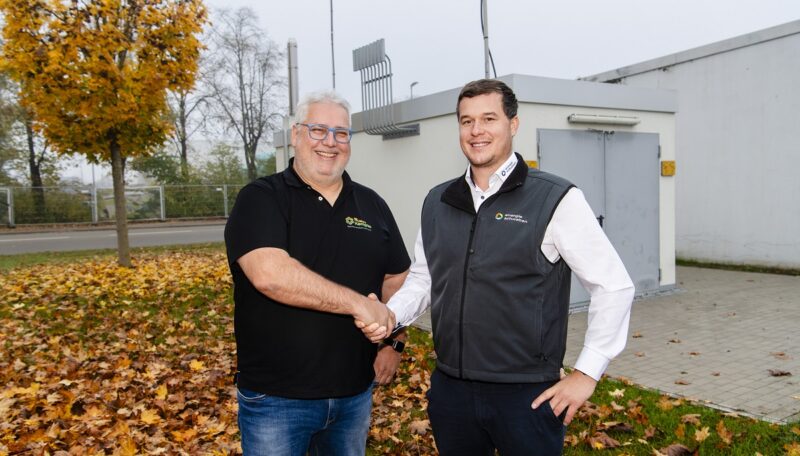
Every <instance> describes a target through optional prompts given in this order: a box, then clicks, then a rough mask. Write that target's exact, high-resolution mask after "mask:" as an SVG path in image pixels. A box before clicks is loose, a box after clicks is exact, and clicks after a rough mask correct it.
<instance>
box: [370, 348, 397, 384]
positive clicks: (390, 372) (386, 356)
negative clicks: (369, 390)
mask: <svg viewBox="0 0 800 456" xmlns="http://www.w3.org/2000/svg"><path fill="white" fill-rule="evenodd" d="M399 365H400V353H397V352H396V351H395V350H394V349H393V348H392V347H389V346H386V345H382V346H381V347H380V349H379V350H378V356H376V357H375V364H374V365H373V366H374V368H375V381H376V382H378V384H380V385H388V384H389V383H390V382H391V381H392V377H394V374H395V372H397V367H398V366H399Z"/></svg>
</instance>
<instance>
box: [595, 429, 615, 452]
mask: <svg viewBox="0 0 800 456" xmlns="http://www.w3.org/2000/svg"><path fill="white" fill-rule="evenodd" d="M588 442H589V446H591V448H592V449H593V450H603V449H606V448H617V447H619V442H618V441H616V440H614V439H612V438H611V437H609V436H608V434H606V433H605V432H595V434H594V435H593V436H591V437H589V440H588Z"/></svg>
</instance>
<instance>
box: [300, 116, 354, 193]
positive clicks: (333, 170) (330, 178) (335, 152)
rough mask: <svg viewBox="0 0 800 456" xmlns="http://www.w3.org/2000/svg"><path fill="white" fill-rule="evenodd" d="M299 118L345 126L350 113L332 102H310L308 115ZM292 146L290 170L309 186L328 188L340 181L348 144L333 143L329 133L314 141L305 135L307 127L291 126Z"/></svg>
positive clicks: (348, 151) (306, 122) (309, 122)
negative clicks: (292, 161) (292, 169)
mask: <svg viewBox="0 0 800 456" xmlns="http://www.w3.org/2000/svg"><path fill="white" fill-rule="evenodd" d="M305 117H306V118H305V119H301V122H302V123H305V124H323V125H327V126H328V127H331V128H349V127H350V116H349V115H348V114H347V111H346V110H345V109H344V108H343V107H341V106H339V105H338V104H335V103H313V104H311V105H309V106H308V114H307V115H306V116H305ZM292 145H293V146H294V148H295V154H294V170H295V172H297V174H298V175H299V176H300V178H301V179H303V181H305V182H306V183H308V184H310V185H311V186H313V187H321V188H325V187H331V186H334V185H338V184H339V183H340V182H341V179H342V174H343V173H344V169H345V166H347V162H348V161H349V160H350V144H341V143H338V142H336V140H335V139H334V137H333V134H331V133H329V134H328V135H327V136H326V137H325V139H322V140H315V139H311V137H310V136H309V135H308V127H305V126H303V125H295V126H294V127H292Z"/></svg>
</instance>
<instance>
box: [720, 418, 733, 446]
mask: <svg viewBox="0 0 800 456" xmlns="http://www.w3.org/2000/svg"><path fill="white" fill-rule="evenodd" d="M716 429H717V435H718V436H719V439H720V440H722V443H724V444H725V445H730V444H731V443H733V433H732V432H731V431H729V430H728V428H727V427H726V426H725V422H724V421H722V420H719V422H718V423H717V428H716Z"/></svg>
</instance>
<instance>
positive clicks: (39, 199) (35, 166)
mask: <svg viewBox="0 0 800 456" xmlns="http://www.w3.org/2000/svg"><path fill="white" fill-rule="evenodd" d="M25 134H26V135H27V137H28V138H27V139H28V168H29V170H30V174H31V191H32V192H33V207H34V210H35V211H36V218H37V221H39V222H44V221H45V220H44V215H45V207H44V188H42V170H41V167H40V166H39V165H40V162H39V161H38V160H36V145H35V144H34V142H33V126H32V125H31V120H30V118H28V119H26V120H25Z"/></svg>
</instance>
